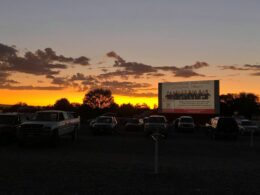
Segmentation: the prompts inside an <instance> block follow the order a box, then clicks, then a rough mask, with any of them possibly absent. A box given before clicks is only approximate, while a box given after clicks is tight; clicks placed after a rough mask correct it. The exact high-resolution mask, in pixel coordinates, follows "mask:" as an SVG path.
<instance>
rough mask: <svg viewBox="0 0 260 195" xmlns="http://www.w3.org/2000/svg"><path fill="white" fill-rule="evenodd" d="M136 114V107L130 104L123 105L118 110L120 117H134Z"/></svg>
mask: <svg viewBox="0 0 260 195" xmlns="http://www.w3.org/2000/svg"><path fill="white" fill-rule="evenodd" d="M135 113H136V109H135V107H134V106H133V105H132V104H130V103H128V104H122V105H121V106H120V107H119V109H118V115H119V116H133V115H134V114H135Z"/></svg>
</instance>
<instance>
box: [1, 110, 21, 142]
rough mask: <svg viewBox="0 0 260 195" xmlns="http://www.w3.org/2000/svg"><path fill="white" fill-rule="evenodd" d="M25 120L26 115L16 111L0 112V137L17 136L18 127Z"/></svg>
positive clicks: (3, 138)
mask: <svg viewBox="0 0 260 195" xmlns="http://www.w3.org/2000/svg"><path fill="white" fill-rule="evenodd" d="M25 121H26V117H25V116H24V115H22V114H18V113H1V114H0V139H1V140H2V141H3V140H6V139H7V138H14V137H16V136H17V130H18V127H19V126H20V125H21V124H22V123H23V122H25Z"/></svg>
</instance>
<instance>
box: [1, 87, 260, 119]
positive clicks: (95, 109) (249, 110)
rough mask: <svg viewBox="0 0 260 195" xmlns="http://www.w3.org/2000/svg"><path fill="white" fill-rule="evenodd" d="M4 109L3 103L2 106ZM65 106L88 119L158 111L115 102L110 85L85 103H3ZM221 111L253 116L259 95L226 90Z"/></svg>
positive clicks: (257, 111) (24, 107)
mask: <svg viewBox="0 0 260 195" xmlns="http://www.w3.org/2000/svg"><path fill="white" fill-rule="evenodd" d="M0 109H1V106H0ZM43 109H44V110H51V109H57V110H65V111H72V112H76V113H78V114H79V115H80V116H81V117H82V118H84V119H86V120H87V119H90V118H94V117H96V116H99V115H102V114H107V115H116V116H122V117H127V116H138V115H142V114H143V113H156V112H157V108H153V109H151V108H149V107H148V105H146V104H136V105H132V104H122V105H118V104H117V103H115V102H114V97H113V95H112V92H111V91H110V90H107V89H93V90H91V91H89V92H87V93H86V94H85V96H84V98H83V103H82V104H79V103H70V102H69V100H68V99H66V98H61V99H59V100H57V101H56V102H55V104H54V105H51V106H44V107H39V106H28V105H27V104H25V103H18V104H15V105H13V106H10V107H3V108H2V109H1V110H3V111H4V112H17V111H18V112H35V111H37V110H43ZM220 114H221V115H234V114H235V115H243V116H245V117H247V118H251V117H252V116H253V115H255V114H260V103H259V97H258V96H257V95H256V94H253V93H239V94H231V93H229V94H224V95H220Z"/></svg>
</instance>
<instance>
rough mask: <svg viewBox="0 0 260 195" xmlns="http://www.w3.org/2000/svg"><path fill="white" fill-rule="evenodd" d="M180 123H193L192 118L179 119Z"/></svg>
mask: <svg viewBox="0 0 260 195" xmlns="http://www.w3.org/2000/svg"><path fill="white" fill-rule="evenodd" d="M180 121H181V122H183V123H193V119H192V118H181V119H180Z"/></svg>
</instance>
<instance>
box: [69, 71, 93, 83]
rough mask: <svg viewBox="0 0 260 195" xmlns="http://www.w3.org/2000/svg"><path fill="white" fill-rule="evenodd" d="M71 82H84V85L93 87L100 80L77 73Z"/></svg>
mask: <svg viewBox="0 0 260 195" xmlns="http://www.w3.org/2000/svg"><path fill="white" fill-rule="evenodd" d="M69 80H70V81H82V82H81V83H82V84H83V85H92V84H95V83H98V79H97V78H95V76H92V75H88V76H85V75H84V74H82V73H77V74H75V75H72V77H71V78H70V79H69Z"/></svg>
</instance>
